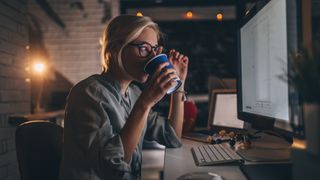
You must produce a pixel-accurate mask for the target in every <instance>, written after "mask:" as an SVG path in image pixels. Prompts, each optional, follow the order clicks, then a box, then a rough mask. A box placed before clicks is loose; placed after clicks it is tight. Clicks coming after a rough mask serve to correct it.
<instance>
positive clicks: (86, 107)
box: [65, 87, 131, 179]
mask: <svg viewBox="0 0 320 180" xmlns="http://www.w3.org/2000/svg"><path fill="white" fill-rule="evenodd" d="M103 98H105V97H103V96H102V95H99V92H98V91H97V89H96V88H95V87H89V88H86V89H84V90H75V91H74V92H73V93H71V94H70V96H69V100H68V105H67V108H66V122H65V130H66V132H65V136H69V137H67V139H68V138H69V141H70V142H71V143H69V145H68V146H67V147H68V148H69V152H70V153H69V155H70V156H73V157H75V158H74V159H73V161H75V163H77V162H78V163H79V164H81V163H84V164H86V163H90V166H91V167H92V168H93V170H94V171H95V173H96V174H98V175H99V176H101V178H102V179H123V178H124V177H126V176H128V175H130V172H131V168H130V165H129V164H128V163H126V162H125V161H124V149H123V144H122V141H121V138H120V135H119V134H118V133H117V132H114V131H113V127H112V124H111V121H110V118H109V115H108V111H112V110H114V108H113V106H112V104H111V103H108V102H106V101H103V100H101V99H103ZM77 157H78V158H79V159H77ZM82 158H83V159H82ZM82 161H84V162H82Z"/></svg>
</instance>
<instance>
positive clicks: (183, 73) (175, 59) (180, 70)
mask: <svg viewBox="0 0 320 180" xmlns="http://www.w3.org/2000/svg"><path fill="white" fill-rule="evenodd" d="M168 59H169V61H170V62H171V63H172V65H173V67H174V68H175V70H176V72H177V74H178V77H179V78H180V80H182V81H185V80H186V77H187V74H188V64H189V58H188V56H185V55H183V54H181V53H180V52H178V51H176V50H174V49H172V50H170V51H169V57H168Z"/></svg>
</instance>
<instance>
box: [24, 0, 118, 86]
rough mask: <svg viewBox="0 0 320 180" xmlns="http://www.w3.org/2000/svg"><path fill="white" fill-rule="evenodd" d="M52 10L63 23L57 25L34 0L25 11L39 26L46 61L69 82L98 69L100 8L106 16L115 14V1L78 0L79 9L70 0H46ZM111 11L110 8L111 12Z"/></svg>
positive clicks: (101, 16) (101, 13)
mask: <svg viewBox="0 0 320 180" xmlns="http://www.w3.org/2000/svg"><path fill="white" fill-rule="evenodd" d="M48 2H49V3H50V5H51V7H52V8H53V10H54V11H55V12H56V14H57V15H58V16H59V17H60V18H61V20H62V21H63V22H64V24H65V25H66V27H65V28H61V27H60V26H58V25H57V24H56V23H54V22H53V21H52V20H51V19H49V18H48V16H47V14H45V12H44V11H43V10H42V9H41V8H40V6H39V5H38V4H37V3H36V2H35V0H29V7H28V8H29V11H30V13H31V14H33V15H34V16H35V17H36V19H37V21H38V22H39V23H40V25H41V29H42V32H43V36H44V43H45V47H46V49H47V51H48V54H49V60H48V61H49V64H51V65H52V66H53V68H54V69H55V70H56V71H58V72H59V73H61V74H62V76H64V77H65V78H66V79H67V80H69V81H70V82H71V83H72V84H75V83H77V82H78V81H80V80H82V79H84V78H86V77H88V76H89V75H91V74H96V73H100V72H101V62H100V54H99V49H100V44H99V38H100V36H101V33H102V31H103V28H104V23H101V20H102V18H103V14H104V11H105V10H106V13H107V14H110V17H111V16H113V15H115V14H117V13H118V12H117V11H115V10H116V9H118V7H117V6H118V4H119V3H118V1H114V0H112V1H111V0H109V1H106V2H107V4H108V7H107V8H106V9H104V4H102V3H99V2H98V0H83V1H81V2H82V4H83V7H84V10H83V11H80V10H79V9H78V8H75V7H74V8H72V7H71V6H70V2H71V1H66V0H48ZM111 10H112V11H111Z"/></svg>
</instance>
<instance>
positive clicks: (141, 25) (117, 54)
mask: <svg viewBox="0 0 320 180" xmlns="http://www.w3.org/2000/svg"><path fill="white" fill-rule="evenodd" d="M146 27H150V28H152V29H153V30H154V31H155V32H156V33H157V36H158V39H160V36H161V32H160V30H159V27H158V25H157V24H156V23H155V22H153V21H152V20H151V18H149V17H146V16H134V15H120V16H117V17H115V18H113V19H112V20H111V21H110V22H109V23H108V24H107V27H106V28H105V30H104V32H103V34H102V38H101V40H100V43H101V57H102V71H103V72H107V71H108V70H109V68H110V67H109V65H110V61H116V62H115V63H117V64H118V66H119V67H120V68H122V69H123V70H124V71H125V69H124V67H123V64H122V59H121V53H122V50H123V48H124V47H125V46H126V45H128V44H129V43H130V42H132V41H133V40H134V39H136V38H137V37H138V36H139V35H140V34H141V32H142V31H143V30H144V29H145V28H146ZM125 72H126V71H125Z"/></svg>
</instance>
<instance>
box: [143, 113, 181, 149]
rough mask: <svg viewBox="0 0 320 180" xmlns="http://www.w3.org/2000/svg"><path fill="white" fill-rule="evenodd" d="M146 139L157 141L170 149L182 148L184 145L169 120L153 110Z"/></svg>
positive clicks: (149, 117)
mask: <svg viewBox="0 0 320 180" xmlns="http://www.w3.org/2000/svg"><path fill="white" fill-rule="evenodd" d="M145 139H147V140H155V141H157V142H158V143H160V144H162V145H164V146H166V147H169V148H174V147H181V145H182V144H181V141H180V138H179V137H178V136H177V135H176V133H175V130H174V129H173V127H172V126H171V125H170V123H169V120H168V119H167V118H165V117H163V116H160V115H159V114H158V113H157V112H155V111H152V110H151V111H150V113H149V116H148V122H147V131H146V134H145Z"/></svg>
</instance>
